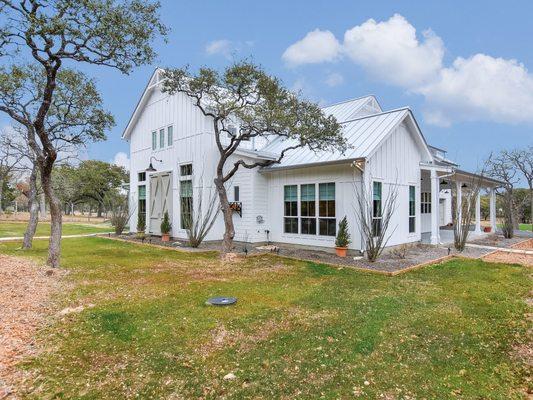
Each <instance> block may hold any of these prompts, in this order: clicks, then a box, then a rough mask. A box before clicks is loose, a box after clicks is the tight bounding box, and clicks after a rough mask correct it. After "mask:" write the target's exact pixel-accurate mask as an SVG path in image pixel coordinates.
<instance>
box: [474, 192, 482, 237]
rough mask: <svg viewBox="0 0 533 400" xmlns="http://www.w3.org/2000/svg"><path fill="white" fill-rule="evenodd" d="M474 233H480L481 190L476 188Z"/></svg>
mask: <svg viewBox="0 0 533 400" xmlns="http://www.w3.org/2000/svg"><path fill="white" fill-rule="evenodd" d="M474 232H475V233H481V191H480V190H478V192H477V196H476V229H475V231H474Z"/></svg>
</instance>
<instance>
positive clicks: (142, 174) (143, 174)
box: [137, 172, 146, 182]
mask: <svg viewBox="0 0 533 400" xmlns="http://www.w3.org/2000/svg"><path fill="white" fill-rule="evenodd" d="M137 180H138V181H139V182H144V181H145V180H146V172H139V173H138V174H137Z"/></svg>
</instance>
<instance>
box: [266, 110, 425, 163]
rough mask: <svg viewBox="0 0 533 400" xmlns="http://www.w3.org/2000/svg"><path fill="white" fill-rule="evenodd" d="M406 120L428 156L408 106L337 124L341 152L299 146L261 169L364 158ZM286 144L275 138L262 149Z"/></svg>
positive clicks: (272, 149)
mask: <svg viewBox="0 0 533 400" xmlns="http://www.w3.org/2000/svg"><path fill="white" fill-rule="evenodd" d="M406 119H408V120H409V121H410V123H411V124H412V128H413V130H414V131H415V133H416V134H417V136H418V138H419V143H420V144H421V146H422V147H423V148H424V149H425V151H426V156H427V157H429V158H431V153H430V152H429V149H428V147H427V144H426V141H425V139H424V136H423V135H422V132H421V131H420V129H419V127H418V124H417V122H416V120H415V119H414V117H413V114H412V112H411V110H410V109H409V108H400V109H397V110H392V111H385V112H381V113H379V114H373V115H368V116H364V117H360V118H356V119H353V120H350V121H346V122H343V123H341V125H342V133H343V135H344V137H345V138H346V141H347V143H348V146H349V148H348V149H347V150H346V151H345V153H344V154H342V153H341V152H339V151H329V152H326V151H322V152H314V151H312V150H310V149H309V148H307V147H300V148H298V149H295V150H293V151H292V152H288V153H287V155H286V156H285V157H284V158H283V159H282V161H281V163H279V164H275V165H271V166H269V167H267V168H264V170H265V171H269V170H279V169H291V168H300V167H307V166H313V165H322V164H338V163H347V162H350V161H353V160H358V159H363V158H366V159H368V158H369V157H371V156H372V154H373V153H374V152H375V151H376V150H377V149H378V147H379V146H380V144H381V143H382V142H383V141H384V140H385V139H386V138H387V137H388V136H389V135H390V134H391V133H392V132H393V131H394V129H395V128H396V127H397V126H398V125H399V124H400V123H402V122H403V121H404V120H406ZM289 145H290V143H288V142H287V141H286V140H282V139H277V140H274V141H273V142H272V143H271V144H269V145H268V146H266V147H265V148H264V149H262V150H263V151H265V152H269V153H278V154H279V153H280V152H281V151H282V150H283V149H284V148H286V147H288V146H289Z"/></svg>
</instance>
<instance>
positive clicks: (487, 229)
mask: <svg viewBox="0 0 533 400" xmlns="http://www.w3.org/2000/svg"><path fill="white" fill-rule="evenodd" d="M490 231H491V228H490V226H486V227H485V228H483V232H487V233H488V232H490Z"/></svg>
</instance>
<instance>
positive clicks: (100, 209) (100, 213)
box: [96, 203, 104, 218]
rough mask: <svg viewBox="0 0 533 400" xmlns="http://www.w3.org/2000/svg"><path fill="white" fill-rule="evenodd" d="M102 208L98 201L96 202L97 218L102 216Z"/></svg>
mask: <svg viewBox="0 0 533 400" xmlns="http://www.w3.org/2000/svg"><path fill="white" fill-rule="evenodd" d="M103 211H104V209H103V207H102V205H101V204H100V203H98V214H97V215H96V217H97V218H102V213H103Z"/></svg>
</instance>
